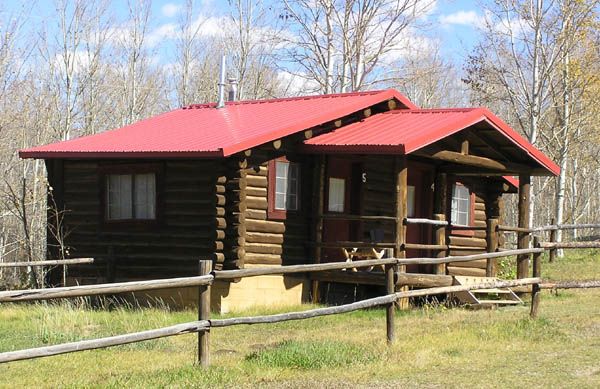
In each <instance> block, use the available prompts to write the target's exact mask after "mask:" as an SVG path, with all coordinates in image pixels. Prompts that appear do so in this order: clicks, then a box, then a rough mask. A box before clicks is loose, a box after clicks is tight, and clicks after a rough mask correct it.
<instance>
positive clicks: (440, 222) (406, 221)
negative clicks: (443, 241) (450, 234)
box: [404, 218, 448, 226]
mask: <svg viewBox="0 0 600 389" xmlns="http://www.w3.org/2000/svg"><path fill="white" fill-rule="evenodd" d="M404 224H429V225H432V226H447V225H448V222H447V221H445V220H433V219H422V218H406V219H404Z"/></svg>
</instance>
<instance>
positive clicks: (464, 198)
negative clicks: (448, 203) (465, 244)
mask: <svg viewBox="0 0 600 389" xmlns="http://www.w3.org/2000/svg"><path fill="white" fill-rule="evenodd" d="M450 220H452V224H454V225H457V226H468V225H469V224H470V220H471V193H469V189H468V188H467V187H465V186H463V185H457V184H454V186H453V188H452V210H451V215H450Z"/></svg>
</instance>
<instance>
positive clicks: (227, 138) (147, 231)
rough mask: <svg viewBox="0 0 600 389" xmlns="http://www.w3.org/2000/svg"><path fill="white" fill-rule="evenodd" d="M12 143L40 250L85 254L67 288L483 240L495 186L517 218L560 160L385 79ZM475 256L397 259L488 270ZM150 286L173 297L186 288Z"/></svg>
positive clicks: (290, 296)
mask: <svg viewBox="0 0 600 389" xmlns="http://www.w3.org/2000/svg"><path fill="white" fill-rule="evenodd" d="M19 154H20V157H21V158H36V159H43V160H45V164H46V168H47V179H48V185H49V191H48V205H49V209H50V210H49V213H48V238H47V240H48V242H47V247H48V255H49V256H51V257H54V258H56V257H61V256H62V257H64V256H65V254H66V253H68V255H66V256H72V257H94V258H96V262H95V263H94V264H90V265H80V266H77V267H71V268H69V278H68V279H69V282H70V283H72V284H73V283H79V284H90V283H102V282H117V281H126V280H145V279H156V278H166V277H181V276H190V275H195V274H198V260H199V259H207V258H210V259H211V260H212V261H213V264H214V268H215V269H240V268H250V267H254V266H285V265H292V264H303V263H314V262H329V261H345V260H348V259H349V258H355V259H356V258H363V257H368V256H369V255H375V256H378V257H380V256H381V255H393V256H396V257H414V256H446V255H464V254H473V253H478V252H485V251H490V250H491V251H496V250H498V249H499V247H498V246H499V244H498V242H496V243H493V242H491V243H490V241H491V240H492V239H491V233H490V231H493V232H495V230H494V226H497V225H498V223H500V222H501V221H500V220H499V219H500V218H501V215H502V214H503V206H504V205H503V200H502V196H503V195H504V194H507V193H516V192H518V193H519V207H518V210H514V211H515V212H518V213H519V223H520V224H519V226H520V227H522V228H527V227H528V221H529V217H528V209H529V207H528V201H529V185H530V177H531V176H535V175H556V174H558V172H559V168H558V166H557V165H556V164H555V163H554V162H552V161H551V160H550V159H549V158H548V157H547V156H545V155H544V154H543V153H542V152H540V151H539V150H537V149H536V148H535V147H534V146H532V145H531V144H530V143H529V142H528V141H527V140H525V139H524V138H523V137H522V136H520V135H519V134H518V133H517V132H516V131H514V130H513V129H511V128H510V127H509V126H508V125H507V124H506V123H505V122H503V121H502V120H501V119H499V118H498V117H496V116H495V115H494V114H493V113H491V112H490V111H489V110H487V109H485V108H448V109H445V108H441V109H419V108H418V107H416V106H415V105H414V104H413V103H411V102H410V101H409V100H408V99H407V98H406V97H405V96H403V95H402V94H400V93H399V92H398V91H396V90H393V89H389V90H381V91H368V92H354V93H343V94H332V95H318V96H305V97H292V98H281V99H271V100H259V101H230V102H226V103H225V104H224V106H222V107H219V106H218V105H217V104H215V103H210V104H196V105H190V106H187V107H183V108H180V109H176V110H174V111H171V112H166V113H163V114H160V115H158V116H155V117H151V118H148V119H145V120H142V121H139V122H137V123H134V124H131V125H128V126H126V127H122V128H119V129H114V130H110V131H105V132H102V133H99V134H95V135H90V136H83V137H80V138H76V139H72V140H67V141H62V142H58V143H54V144H49V145H43V146H38V147H33V148H29V149H26V150H21V151H20V152H19ZM515 177H518V179H517V178H515ZM419 219H426V220H437V221H442V222H443V221H446V222H447V223H446V224H447V226H445V227H444V228H439V225H436V224H433V225H432V224H423V223H412V222H411V221H418V220H419ZM58 238H60V239H58ZM490 244H491V245H493V246H494V245H495V246H494V247H490ZM501 244H502V242H501V241H500V246H501ZM527 245H528V242H527V235H525V234H524V235H523V236H522V237H521V238H520V239H519V246H520V247H526V246H527ZM489 262H490V261H487V263H486V261H473V262H468V263H454V264H453V263H450V264H448V265H447V266H445V265H442V266H435V267H432V266H409V267H407V268H405V269H400V270H401V272H403V273H407V274H409V273H416V274H422V275H423V274H438V275H447V276H448V275H449V276H475V277H484V276H488V277H489V276H494V275H495V272H496V269H495V266H494V264H493V263H491V264H490V263H489ZM492 262H493V261H492ZM376 270H377V269H374V270H373V271H372V272H354V273H352V274H351V273H350V272H335V273H331V272H329V273H327V274H320V273H313V274H312V275H305V276H303V277H298V276H295V277H287V276H263V277H254V278H244V279H242V280H236V281H237V282H220V283H219V284H218V285H215V286H214V287H213V289H212V290H213V292H212V294H213V297H212V304H213V306H214V309H215V310H218V311H221V312H225V311H229V310H231V309H240V308H245V307H249V306H252V305H257V304H262V305H273V304H277V305H282V304H299V303H300V302H302V301H305V300H307V299H308V298H312V299H313V300H314V301H329V300H331V296H335V295H336V293H338V292H336V290H337V291H340V290H342V291H344V289H340V288H338V289H336V285H341V284H343V283H350V284H352V285H355V284H378V283H380V282H383V278H382V277H379V275H382V273H379V275H378V274H377V271H376ZM527 270H528V269H527V258H526V257H524V258H521V259H520V267H519V276H520V277H525V276H526V274H527ZM49 277H50V281H52V282H55V283H56V282H58V280H59V278H58V277H57V276H56V275H53V274H52V273H51V274H50V276H49ZM375 279H377V280H379V279H380V280H379V281H373V280H375ZM414 285H416V284H414ZM354 291H355V292H356V289H354ZM339 293H341V292H339ZM339 293H338V294H339ZM344 293H345V296H346V297H347V296H348V292H347V289H346V290H345V292H343V293H342V294H344ZM159 296H160V297H162V298H166V299H168V301H171V302H175V303H176V304H184V305H185V301H188V300H193V298H194V297H195V296H196V292H194V291H184V290H178V291H166V292H164V293H162V294H160V295H159ZM337 297H339V296H337ZM337 297H336V298H337ZM354 297H356V295H354Z"/></svg>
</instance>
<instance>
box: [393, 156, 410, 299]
mask: <svg viewBox="0 0 600 389" xmlns="http://www.w3.org/2000/svg"><path fill="white" fill-rule="evenodd" d="M394 166H395V173H396V239H395V247H394V256H395V257H396V258H406V251H405V249H404V244H405V243H406V224H405V223H404V220H405V219H406V217H407V216H408V204H407V201H408V167H407V163H406V155H398V156H396V157H395V160H394ZM398 271H399V272H406V266H404V265H403V266H399V267H398ZM398 289H399V290H407V289H408V287H406V286H402V287H399V288H398ZM398 305H399V307H400V308H401V309H405V308H408V299H406V298H405V299H400V300H399V301H398Z"/></svg>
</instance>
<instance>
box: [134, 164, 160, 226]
mask: <svg viewBox="0 0 600 389" xmlns="http://www.w3.org/2000/svg"><path fill="white" fill-rule="evenodd" d="M134 177H135V218H136V219H155V218H156V216H155V214H156V209H155V208H156V199H155V197H156V188H155V186H156V183H155V181H156V180H155V179H154V174H152V173H148V174H136V175H135V176H134Z"/></svg>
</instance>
